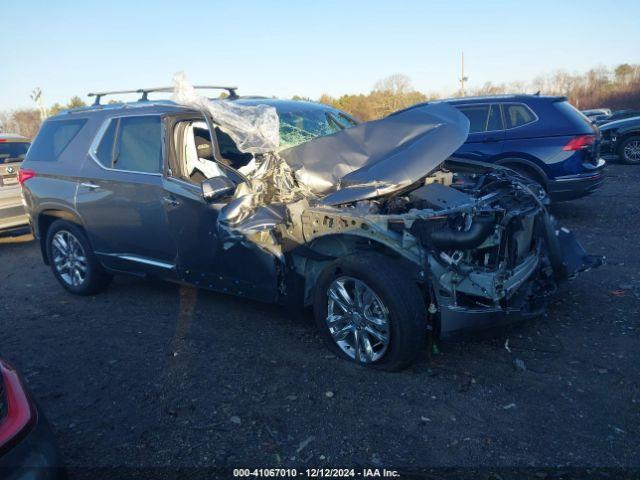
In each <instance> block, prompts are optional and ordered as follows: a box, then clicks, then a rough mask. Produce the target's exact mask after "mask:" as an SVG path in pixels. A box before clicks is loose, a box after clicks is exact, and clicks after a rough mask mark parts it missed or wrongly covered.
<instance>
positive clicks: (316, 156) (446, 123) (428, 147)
mask: <svg viewBox="0 0 640 480" xmlns="http://www.w3.org/2000/svg"><path fill="white" fill-rule="evenodd" d="M468 133H469V120H468V119H467V117H465V116H464V115H463V114H461V113H460V112H459V111H458V110H456V109H455V108H453V107H451V106H450V105H448V104H446V103H434V104H427V105H420V106H416V107H411V108H408V109H406V110H402V111H400V112H396V113H394V114H391V115H389V116H388V117H386V118H383V119H381V120H374V121H371V122H365V123H362V124H360V125H358V126H355V127H352V128H349V129H346V130H342V131H340V132H337V133H334V134H332V135H327V136H324V137H318V138H315V139H313V140H311V141H309V142H306V143H303V144H301V145H298V146H295V147H292V148H289V149H286V150H282V151H280V152H279V155H280V156H281V157H282V158H283V159H284V160H285V161H286V162H287V163H288V164H289V166H290V167H291V168H292V169H293V170H294V172H295V175H296V178H297V180H298V181H299V182H300V183H303V184H305V185H306V186H307V187H308V188H310V189H311V191H312V192H313V193H315V194H318V195H321V196H323V199H322V202H323V203H325V204H327V205H338V204H341V203H348V202H353V201H357V200H364V199H367V198H373V197H377V196H380V195H386V194H389V193H392V192H394V191H396V190H399V189H402V188H404V187H406V186H408V185H411V184H412V183H414V182H416V181H418V180H420V179H421V178H422V177H424V176H426V175H428V174H429V173H430V172H432V171H433V170H434V169H436V168H437V167H438V166H439V165H440V164H441V163H442V162H443V161H445V160H446V159H447V158H448V157H449V156H450V155H451V154H452V153H454V152H455V151H456V150H457V149H458V148H459V147H460V146H461V145H462V144H463V143H464V142H465V141H466V139H467V135H468Z"/></svg>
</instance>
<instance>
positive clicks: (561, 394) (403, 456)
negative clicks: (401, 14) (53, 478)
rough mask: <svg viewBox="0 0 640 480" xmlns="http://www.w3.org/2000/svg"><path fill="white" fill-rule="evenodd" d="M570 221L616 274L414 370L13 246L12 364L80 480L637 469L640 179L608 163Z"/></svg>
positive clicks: (6, 259) (4, 261)
mask: <svg viewBox="0 0 640 480" xmlns="http://www.w3.org/2000/svg"><path fill="white" fill-rule="evenodd" d="M553 211H554V213H555V215H556V216H557V217H558V218H559V220H560V221H561V223H562V224H563V225H565V226H567V227H569V228H571V229H573V230H574V231H575V232H576V234H577V236H578V238H579V239H580V241H581V242H582V243H583V245H584V246H585V247H586V249H587V250H588V251H589V252H590V253H594V254H600V255H606V257H607V265H606V266H604V267H602V268H600V269H598V270H596V271H592V272H587V273H585V274H583V275H581V276H580V277H579V278H577V279H575V280H574V281H572V282H570V283H569V284H567V285H566V286H565V287H563V289H562V290H561V291H560V292H559V293H558V295H557V296H556V297H555V300H554V301H553V302H552V304H551V306H550V308H549V311H548V315H547V316H546V317H544V318H541V319H539V320H534V321H530V322H528V323H526V324H524V325H522V326H521V327H518V328H516V329H514V330H511V331H508V332H506V331H505V332H503V333H501V334H499V335H498V336H494V337H491V338H484V339H474V340H466V341H457V342H453V343H445V344H441V345H440V350H441V353H440V354H439V355H435V356H433V358H432V359H431V360H429V358H428V357H427V355H426V352H425V355H423V357H422V358H421V359H420V361H419V362H418V363H417V364H416V365H415V366H414V367H413V368H411V369H409V370H406V371H403V372H400V373H393V374H388V373H381V372H377V371H369V370H367V369H363V368H360V367H357V366H354V365H352V364H349V363H347V362H345V361H342V360H339V359H337V358H335V357H334V356H333V355H332V354H331V353H330V352H329V350H327V349H326V348H325V347H324V346H323V344H322V342H321V339H320V337H319V336H318V335H317V334H316V331H315V327H314V326H313V324H312V322H311V321H310V319H309V318H306V317H303V318H292V316H291V314H289V313H287V312H286V311H285V310H282V309H280V308H277V307H273V306H269V305H263V304H260V303H254V302H249V301H247V300H244V299H238V298H233V297H229V296H225V295H222V294H215V293H210V292H205V291H198V290H196V289H194V288H190V287H184V286H178V285H174V284H170V283H162V282H157V281H155V282H151V281H145V280H141V279H137V278H126V277H120V278H117V279H116V280H115V281H114V283H113V284H112V286H111V287H110V288H109V289H108V290H107V291H106V292H104V293H102V294H100V295H97V296H93V297H74V296H71V295H69V294H67V293H65V292H64V291H63V289H62V288H61V287H60V286H59V285H58V284H57V283H56V281H55V279H54V277H53V276H52V274H51V272H50V271H49V269H48V267H46V266H45V265H44V264H43V263H42V260H41V258H40V253H39V250H38V248H37V246H36V244H35V243H34V242H33V241H30V239H29V237H18V238H5V239H1V240H0V285H1V286H2V288H0V318H1V319H2V324H3V328H2V332H3V339H2V342H1V343H0V353H1V354H2V356H3V357H4V358H6V359H7V360H9V361H10V362H11V363H13V364H14V365H15V366H16V367H17V368H18V369H19V370H20V371H21V372H22V373H23V374H24V376H25V377H26V378H27V381H28V383H29V385H30V387H31V390H32V392H33V394H34V396H35V398H36V399H37V400H38V402H39V404H40V406H41V408H42V410H43V411H44V412H45V413H46V415H47V416H48V418H49V420H50V422H51V423H52V425H53V428H54V431H55V433H56V435H57V438H58V440H59V443H60V447H61V450H62V453H63V456H64V459H65V462H66V464H67V465H68V466H69V467H70V469H71V470H70V474H71V477H72V478H73V477H77V478H80V477H82V476H83V473H82V472H83V471H84V470H83V469H84V468H85V467H96V466H97V467H114V466H118V467H164V466H171V467H172V468H176V467H215V468H218V467H222V468H225V467H250V466H253V467H277V466H289V467H297V468H303V467H327V466H333V467H337V466H342V467H346V466H371V467H376V466H378V467H382V466H393V467H395V468H402V469H405V470H411V469H414V468H418V467H421V468H425V467H463V468H484V467H534V469H535V468H539V469H544V468H545V467H554V468H555V467H562V468H571V467H609V468H634V469H638V468H640V388H639V386H640V384H639V367H638V366H639V365H640V348H639V343H638V339H639V338H638V337H639V333H640V317H639V310H640V253H639V250H638V238H639V233H640V168H639V167H633V166H623V165H610V166H609V167H608V179H607V182H606V184H605V186H604V187H603V188H602V189H601V190H600V191H598V192H597V193H596V194H594V195H592V196H590V197H587V198H584V199H580V200H577V201H573V202H568V203H565V204H559V205H557V206H555V207H554V208H553ZM507 340H508V346H509V348H510V350H511V353H509V352H508V351H507V349H505V343H506V341H507ZM430 478H431V477H430ZM540 478H544V477H543V476H540Z"/></svg>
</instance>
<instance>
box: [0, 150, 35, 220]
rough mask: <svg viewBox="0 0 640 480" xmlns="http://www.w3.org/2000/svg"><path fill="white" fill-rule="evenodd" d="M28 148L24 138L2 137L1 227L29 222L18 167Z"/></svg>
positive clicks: (0, 155) (0, 178)
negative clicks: (22, 196)
mask: <svg viewBox="0 0 640 480" xmlns="http://www.w3.org/2000/svg"><path fill="white" fill-rule="evenodd" d="M28 149H29V142H26V141H25V140H24V139H19V140H17V139H16V140H14V139H12V138H9V139H4V138H3V139H0V228H10V227H14V226H18V225H22V224H25V223H26V222H27V216H26V213H25V211H24V206H23V205H22V198H21V196H20V185H19V184H18V169H19V168H20V164H21V163H22V161H23V160H24V157H25V155H26V154H27V150H28Z"/></svg>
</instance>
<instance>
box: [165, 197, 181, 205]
mask: <svg viewBox="0 0 640 480" xmlns="http://www.w3.org/2000/svg"><path fill="white" fill-rule="evenodd" d="M162 201H163V202H164V203H166V204H167V205H169V206H171V207H177V206H179V205H180V202H179V201H178V200H177V199H175V198H173V197H162Z"/></svg>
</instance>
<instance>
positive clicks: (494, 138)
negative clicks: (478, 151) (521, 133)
mask: <svg viewBox="0 0 640 480" xmlns="http://www.w3.org/2000/svg"><path fill="white" fill-rule="evenodd" d="M484 141H485V142H487V143H489V142H499V141H500V139H499V138H498V137H486V138H485V139H484Z"/></svg>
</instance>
